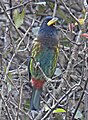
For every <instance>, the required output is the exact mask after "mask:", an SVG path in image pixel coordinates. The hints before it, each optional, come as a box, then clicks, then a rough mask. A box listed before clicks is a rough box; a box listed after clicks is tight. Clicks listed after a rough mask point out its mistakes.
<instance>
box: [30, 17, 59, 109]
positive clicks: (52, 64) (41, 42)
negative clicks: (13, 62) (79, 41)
mask: <svg viewBox="0 0 88 120" xmlns="http://www.w3.org/2000/svg"><path fill="white" fill-rule="evenodd" d="M50 19H51V18H50ZM50 19H49V20H50ZM49 20H48V19H47V18H46V19H45V22H43V24H42V25H41V27H40V30H39V33H38V36H37V39H36V40H35V41H34V44H33V48H32V54H31V56H32V57H33V59H31V61H30V73H31V76H32V77H31V81H32V86H33V92H32V98H31V103H30V104H31V109H32V110H37V111H38V110H39V104H40V95H41V91H42V87H43V84H44V82H45V77H44V75H43V74H42V72H41V70H40V69H39V68H38V67H36V65H35V62H38V63H39V66H40V67H41V69H42V70H43V72H44V74H45V75H46V76H47V77H49V78H51V77H52V76H53V74H54V72H55V69H56V64H57V59H58V54H59V47H58V33H57V30H56V28H55V27H54V26H47V24H46V23H47V22H48V21H49ZM46 21H47V22H46Z"/></svg>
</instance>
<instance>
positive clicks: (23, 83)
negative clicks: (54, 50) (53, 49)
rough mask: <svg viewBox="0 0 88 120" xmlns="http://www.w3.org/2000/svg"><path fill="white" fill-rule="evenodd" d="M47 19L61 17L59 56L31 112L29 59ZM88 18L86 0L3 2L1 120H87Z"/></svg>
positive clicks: (0, 25) (0, 14) (0, 13)
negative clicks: (42, 24) (36, 107)
mask: <svg viewBox="0 0 88 120" xmlns="http://www.w3.org/2000/svg"><path fill="white" fill-rule="evenodd" d="M48 15H51V16H56V17H58V23H57V25H56V27H57V29H58V31H59V35H58V37H59V39H60V55H59V58H58V63H57V69H56V72H55V75H54V76H53V78H52V80H51V79H50V80H49V81H48V80H47V82H46V84H45V85H44V88H43V93H42V96H41V108H40V109H41V110H40V112H38V113H31V111H30V96H31V92H32V88H31V84H30V82H29V78H28V70H27V65H28V62H27V60H28V57H29V56H30V55H31V54H30V53H31V47H32V41H33V39H34V38H35V37H36V35H37V32H38V30H39V26H40V24H41V22H42V20H43V19H44V17H46V16H48ZM87 18H88V5H87V1H86V0H0V120H88V85H87V81H88V35H87V32H88V30H87V27H88V24H87V23H88V19H87ZM33 114H34V115H33Z"/></svg>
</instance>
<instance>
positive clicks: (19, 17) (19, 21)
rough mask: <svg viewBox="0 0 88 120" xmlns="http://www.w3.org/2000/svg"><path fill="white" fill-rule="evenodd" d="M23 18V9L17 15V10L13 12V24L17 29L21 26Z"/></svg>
mask: <svg viewBox="0 0 88 120" xmlns="http://www.w3.org/2000/svg"><path fill="white" fill-rule="evenodd" d="M24 16H25V9H23V10H22V12H21V13H19V11H18V10H17V9H16V10H15V11H14V22H15V25H16V27H17V28H19V27H20V26H21V25H22V24H23V21H24Z"/></svg>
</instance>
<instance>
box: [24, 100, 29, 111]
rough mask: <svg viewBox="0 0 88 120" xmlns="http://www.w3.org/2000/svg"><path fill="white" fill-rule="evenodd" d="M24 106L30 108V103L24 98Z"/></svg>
mask: <svg viewBox="0 0 88 120" xmlns="http://www.w3.org/2000/svg"><path fill="white" fill-rule="evenodd" d="M24 107H25V108H27V109H29V108H30V103H29V100H26V102H25V105H24Z"/></svg>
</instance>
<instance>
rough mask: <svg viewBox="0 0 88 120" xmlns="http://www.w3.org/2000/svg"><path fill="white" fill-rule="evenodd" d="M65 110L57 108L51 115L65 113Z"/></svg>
mask: <svg viewBox="0 0 88 120" xmlns="http://www.w3.org/2000/svg"><path fill="white" fill-rule="evenodd" d="M65 112H66V110H64V109H63V108H57V109H56V110H54V111H53V113H65Z"/></svg>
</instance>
